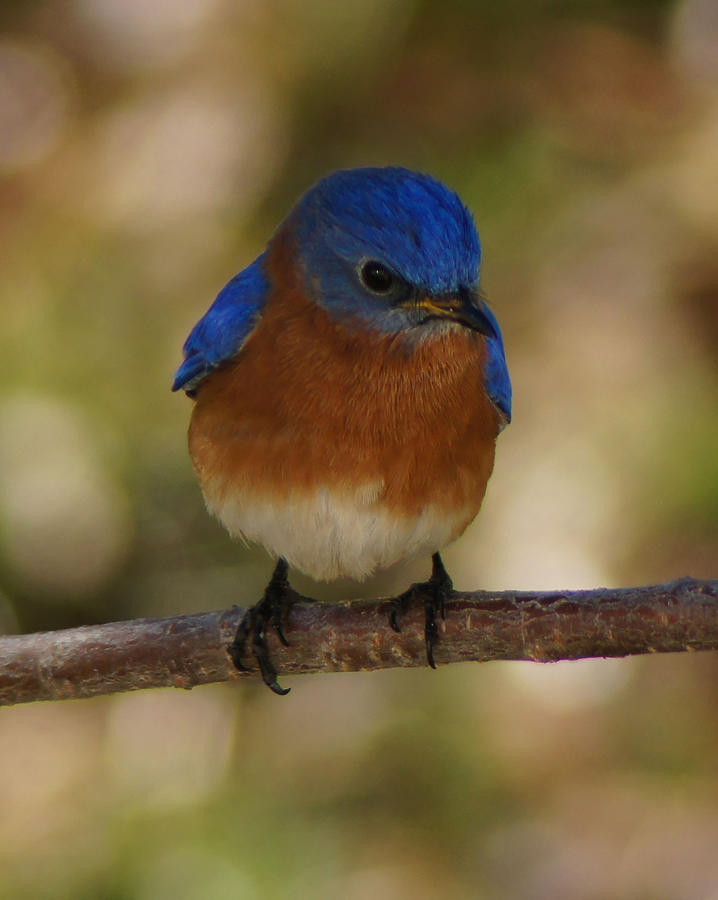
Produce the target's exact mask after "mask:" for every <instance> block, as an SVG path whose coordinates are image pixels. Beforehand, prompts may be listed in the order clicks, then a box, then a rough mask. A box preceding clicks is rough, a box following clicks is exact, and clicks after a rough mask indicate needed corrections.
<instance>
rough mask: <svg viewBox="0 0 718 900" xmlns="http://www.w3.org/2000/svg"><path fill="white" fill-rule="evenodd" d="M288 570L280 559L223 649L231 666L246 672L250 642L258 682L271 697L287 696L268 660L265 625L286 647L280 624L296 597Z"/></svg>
mask: <svg viewBox="0 0 718 900" xmlns="http://www.w3.org/2000/svg"><path fill="white" fill-rule="evenodd" d="M288 571H289V566H288V565H287V562H286V560H284V559H280V560H279V561H278V562H277V565H276V568H275V569H274V574H273V575H272V577H271V579H270V582H269V584H268V585H267V588H266V590H265V592H264V596H263V597H262V599H261V600H260V601H259V602H258V603H255V604H254V606H253V607H251V609H248V610H247V612H246V613H245V614H244V617H243V619H242V621H241V622H240V623H239V627H238V628H237V633H236V635H235V636H234V640H233V641H232V643H231V644H229V645H228V647H227V650H228V651H229V655H230V656H231V657H232V662H233V663H234V664H235V666H236V667H237V668H238V669H239V671H240V672H246V671H247V667H246V666H245V665H244V662H243V659H244V657H245V655H246V650H247V642H248V641H251V645H252V653H253V655H254V658H255V660H256V661H257V665H258V666H259V671H260V672H261V674H262V681H264V683H265V684H266V685H267V687H268V688H269V689H270V690H272V691H274V693H275V694H281V695H284V694H288V693H289V691H290V688H283V687H282V686H281V685H280V684H279V682H278V681H277V670H276V669H275V668H274V665H273V664H272V661H271V659H270V658H269V651H268V649H267V641H266V631H267V626H269V625H271V626H272V627H273V628H274V630H275V631H276V632H277V637H278V638H279V640H280V641H281V642H282V643H283V644H284V646H285V647H288V646H289V641H288V640H287V639H286V637H285V636H284V631H283V630H282V622H283V620H284V619H285V618H286V614H287V610H288V609H289V607H290V606H291V605H292V603H293V602H294V600H295V599H296V597H297V596H298V595H297V594H296V593H295V592H294V590H293V589H292V587H291V585H290V584H289V579H288V577H287V575H288Z"/></svg>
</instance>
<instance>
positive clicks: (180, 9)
mask: <svg viewBox="0 0 718 900" xmlns="http://www.w3.org/2000/svg"><path fill="white" fill-rule="evenodd" d="M0 24H1V25H2V30H3V33H2V36H1V37H0V310H1V311H2V327H1V328H0V359H1V360H2V372H3V376H2V380H1V381H0V629H2V630H4V631H8V632H9V631H15V630H17V631H21V630H33V629H47V628H56V627H63V626H70V625H74V624H79V623H88V622H96V621H102V620H113V619H121V618H126V617H130V616H135V615H164V614H172V613H179V612H185V611H192V610H201V609H208V608H222V607H226V606H229V605H231V604H232V603H234V602H238V603H247V602H252V601H253V600H254V599H255V598H256V597H257V596H258V593H259V591H260V590H261V588H262V586H263V584H264V582H265V581H266V579H267V577H268V574H269V571H270V562H269V560H268V559H267V557H266V556H265V555H264V554H263V552H261V551H259V550H256V549H248V548H244V547H242V546H239V545H237V544H234V543H232V542H231V541H230V540H229V539H228V537H227V536H226V535H225V534H224V532H223V531H222V529H221V528H220V527H219V526H218V525H217V524H216V523H215V522H213V521H212V520H210V519H209V517H208V516H207V515H206V513H205V511H204V509H203V505H202V501H201V497H200V495H199V491H198V489H197V487H196V484H195V481H194V477H193V474H192V471H191V467H190V464H189V460H188V458H187V454H186V448H185V429H186V424H187V420H188V416H189V411H190V403H189V401H188V400H187V399H186V398H184V397H183V396H177V395H172V394H170V393H169V384H170V381H171V376H172V373H173V371H174V369H175V367H176V366H177V364H178V362H179V359H180V347H181V344H182V342H183V340H184V337H185V336H186V334H187V332H188V330H189V328H190V327H191V326H192V324H193V323H194V322H195V321H196V319H197V318H198V317H199V315H200V314H201V313H202V312H203V311H204V309H205V308H206V307H207V305H209V303H210V302H211V300H212V299H213V297H214V296H215V294H216V293H217V291H218V290H219V288H220V287H221V286H222V285H223V284H224V283H225V282H226V281H227V280H228V278H229V277H230V276H231V275H233V274H234V273H235V272H236V271H238V270H239V269H240V268H242V267H243V266H244V265H245V264H247V263H248V262H249V261H250V260H251V259H252V258H253V256H254V255H255V254H256V253H257V252H259V250H260V249H261V247H262V246H263V245H264V242H265V241H266V239H267V237H268V235H269V234H270V233H271V231H272V229H273V228H274V227H275V226H276V224H277V223H278V222H279V221H280V219H281V218H282V217H283V215H284V214H285V213H286V212H287V210H288V209H289V208H290V206H291V205H292V203H293V202H294V200H295V199H296V197H297V196H298V195H299V194H300V193H301V192H302V191H304V190H305V189H306V188H307V187H308V186H309V185H310V184H311V183H312V181H314V180H315V179H316V178H318V177H319V176H321V175H322V174H324V173H325V172H327V171H329V170H331V169H334V168H338V167H345V166H353V165H360V164H386V163H399V164H403V165H406V166H409V167H414V168H420V169H425V170H428V171H431V172H433V173H434V174H436V175H437V176H439V177H441V178H442V179H444V180H445V181H446V182H447V183H449V184H450V185H451V186H452V187H454V188H455V189H456V190H458V191H459V193H460V194H461V195H462V197H463V198H464V199H465V200H466V202H467V203H468V204H469V205H470V206H471V208H472V209H473V211H474V213H475V216H476V220H477V224H478V226H479V231H480V233H481V236H482V242H483V248H484V268H483V284H484V290H485V293H486V294H487V296H488V297H489V299H490V300H491V302H492V305H493V307H494V309H495V310H496V312H497V314H498V316H499V319H500V321H501V323H502V327H503V329H504V333H505V337H506V342H507V347H508V354H509V362H510V366H511V370H512V375H513V380H514V388H515V421H514V424H512V425H511V427H510V428H509V429H508V430H507V431H506V433H505V434H504V435H502V437H501V439H500V445H499V452H498V462H497V467H496V472H495V475H494V477H493V479H492V482H491V484H490V487H489V493H488V496H487V500H486V503H485V508H484V510H483V511H482V514H481V516H480V517H479V520H478V521H477V522H476V523H475V524H474V525H473V526H472V527H471V528H470V529H469V531H468V532H467V534H466V535H465V536H464V537H463V538H462V539H461V541H459V542H458V543H457V544H456V545H455V546H454V547H452V548H450V549H449V550H448V551H447V553H446V561H447V564H448V566H449V568H450V570H451V572H452V573H453V575H454V580H455V582H456V584H457V586H458V587H460V588H463V589H469V588H474V587H479V586H485V587H495V588H505V587H514V588H552V587H593V586H597V585H599V584H627V583H650V582H658V581H662V580H666V579H670V578H674V577H677V576H679V575H683V574H686V573H690V574H692V575H694V576H698V577H701V576H702V577H716V575H717V573H718V566H717V562H718V454H717V453H716V446H718V416H717V413H718V367H717V366H716V345H717V342H718V264H717V263H716V260H717V259H718V253H717V251H718V203H717V202H716V200H717V198H718V176H717V173H718V166H716V159H717V158H718V80H717V78H716V76H717V75H718V63H716V59H717V58H718V57H717V56H716V53H715V47H716V46H717V45H718V20H717V18H716V12H715V5H714V4H713V3H712V2H711V0H680V2H650V0H643V2H639V0H593V2H585V3H575V2H569V0H564V2H560V0H556V2H526V0H507V2H504V3H501V4H498V3H491V2H475V3H472V2H465V0H463V2H462V0H444V2H442V3H441V4H436V3H430V2H419V0H415V2H412V0H393V2H392V0H343V2H342V3H340V4H335V3H330V2H328V0H325V2H316V3H300V2H296V0H275V2H271V3H263V2H261V0H242V2H240V3H230V2H228V0H176V2H174V3H169V2H168V3H144V2H141V0H72V2H70V0H51V2H44V3H43V2H13V3H9V4H5V5H4V6H3V7H2V8H1V9H0ZM426 565H427V563H426V561H417V563H416V564H413V565H411V566H406V567H404V568H402V569H400V570H397V571H395V572H389V573H387V574H386V575H384V576H382V577H381V578H380V579H376V580H375V581H373V582H371V583H369V584H367V585H364V586H356V585H350V584H347V585H335V586H329V587H326V586H324V587H320V588H317V587H316V586H314V585H312V584H311V583H310V582H308V581H306V580H302V579H297V581H296V584H297V586H298V588H299V589H300V590H306V591H308V592H311V593H313V594H315V595H320V596H323V597H329V596H345V595H347V594H348V593H351V592H353V593H354V594H355V595H359V594H362V593H367V594H368V593H371V594H376V593H378V592H388V591H395V590H398V589H400V588H402V587H403V586H405V585H406V584H407V583H408V582H409V580H411V579H414V578H417V577H419V576H421V575H422V574H424V573H425V571H426ZM716 676H718V663H717V662H716V659H715V657H714V656H713V655H710V654H708V655H693V656H689V655H687V654H686V655H680V656H675V657H660V658H659V657H652V658H646V659H636V660H618V661H610V660H609V661H586V662H582V663H574V664H559V665H554V666H538V665H529V664H507V663H493V664H486V665H483V666H478V665H473V666H472V665H467V666H453V667H450V668H446V669H443V670H440V671H438V672H428V671H427V672H424V671H412V672H400V671H397V672H383V673H376V674H363V675H335V676H323V677H316V678H302V679H295V680H294V681H292V679H287V683H288V684H292V686H293V688H294V690H293V691H292V694H291V696H290V697H288V698H286V699H285V700H281V699H279V698H277V697H274V696H272V695H270V693H269V692H268V691H266V690H265V689H264V688H262V687H258V686H255V685H242V686H236V685H232V686H221V687H208V688H204V689H200V690H195V691H193V692H191V693H187V694H185V693H180V692H174V691H151V692H144V693H138V694H134V695H127V696H119V697H113V698H108V699H99V700H95V701H86V702H84V701H83V702H75V703H65V704H57V705H52V704H36V705H34V706H27V707H18V708H10V709H3V710H0V898H2V900H5V898H8V900H18V898H20V900H23V898H33V900H34V898H44V897H48V898H49V897H52V898H53V900H63V898H72V900H78V898H105V900H110V898H112V900H125V898H126V900H130V898H132V900H136V898H137V900H144V898H148V900H149V898H151V900H163V898H165V897H167V898H172V900H184V898H195V897H198V898H200V897H201V898H208V900H214V898H225V897H227V898H230V897H231V898H235V897H236V898H245V897H246V898H265V897H267V898H275V897H276V898H279V897H299V898H302V897H307V898H312V900H314V898H323V897H327V898H329V897H331V898H334V897H344V898H349V900H359V898H362V900H363V898H365V897H366V898H372V900H382V898H392V900H393V898H412V900H414V898H424V897H426V898H429V897H431V898H433V897H436V896H441V897H447V898H487V900H488V898H491V900H494V898H497V900H503V898H506V900H516V898H518V900H521V898H527V900H528V898H531V900H535V898H551V900H562V898H566V900H569V898H577V897H581V898H589V900H591V898H596V900H605V898H631V900H633V898H641V900H649V898H650V900H664V898H665V900H684V898H685V900H708V898H710V897H715V896H716V885H718V857H717V856H716V853H715V846H716V842H717V841H718V805H717V802H718V766H717V763H716V758H717V757H716V753H715V747H716V738H717V737H718V734H717V732H718V714H717V713H716V708H717V703H716V701H717V700H718V692H717V691H716V684H717V683H718V680H717V677H716Z"/></svg>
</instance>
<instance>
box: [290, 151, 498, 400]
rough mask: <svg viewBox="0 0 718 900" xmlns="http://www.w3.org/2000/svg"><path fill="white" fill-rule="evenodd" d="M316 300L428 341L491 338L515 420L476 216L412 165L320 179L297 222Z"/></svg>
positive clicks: (491, 368)
mask: <svg viewBox="0 0 718 900" xmlns="http://www.w3.org/2000/svg"><path fill="white" fill-rule="evenodd" d="M290 227H292V228H293V233H294V239H295V241H296V247H297V259H298V261H299V264H300V265H301V266H302V267H303V273H304V280H305V289H306V290H307V292H308V294H309V296H310V297H311V298H312V299H313V300H314V302H316V303H318V304H319V305H321V306H323V307H325V308H326V309H327V310H328V311H329V312H330V313H331V314H332V315H334V316H336V317H337V318H339V319H350V320H351V319H354V320H356V319H359V320H361V321H362V322H363V323H364V324H365V325H367V326H369V327H370V328H373V329H375V330H377V331H379V332H383V333H396V334H399V333H403V334H406V335H407V336H408V337H409V338H415V339H421V338H423V337H425V336H427V335H429V334H431V333H432V332H435V331H436V329H437V327H440V326H441V325H446V323H447V322H452V323H458V324H459V325H461V326H464V327H467V328H471V329H473V330H475V331H478V332H481V333H482V334H484V335H486V338H487V344H488V349H489V359H488V362H487V366H486V373H485V377H486V381H487V390H488V391H489V394H490V395H491V396H492V399H494V402H495V403H496V404H497V406H499V407H500V408H501V409H502V410H503V412H504V414H505V415H506V417H507V418H510V408H511V387H510V382H509V378H508V372H507V370H506V361H505V357H504V349H503V343H502V340H501V333H500V331H499V328H498V324H497V322H496V319H495V318H494V316H493V314H492V313H491V311H490V310H489V309H488V307H487V306H486V305H485V304H484V303H483V302H482V301H481V299H480V298H479V294H478V287H479V265H480V261H481V247H480V244H479V238H478V235H477V233H476V227H475V225H474V221H473V218H472V216H471V213H470V212H469V210H468V209H467V208H466V207H465V206H464V204H463V203H462V202H461V200H460V199H459V197H458V196H457V195H456V194H455V193H453V191H450V190H449V189H448V188H447V187H445V186H444V185H443V184H442V183H441V182H440V181H437V180H436V179H435V178H432V177H431V176H429V175H424V174H421V173H418V172H412V171H409V170H408V169H403V168H398V167H389V168H382V169H373V168H365V169H349V170H345V171H339V172H335V173H333V174H332V175H329V176H328V177H327V178H324V179H322V180H321V181H319V182H318V183H317V184H316V185H315V186H314V187H313V188H312V189H311V190H310V191H309V192H308V193H307V194H305V196H304V197H303V198H302V199H301V200H300V202H299V203H298V205H297V208H296V210H295V211H294V213H293V214H292V215H291V217H290Z"/></svg>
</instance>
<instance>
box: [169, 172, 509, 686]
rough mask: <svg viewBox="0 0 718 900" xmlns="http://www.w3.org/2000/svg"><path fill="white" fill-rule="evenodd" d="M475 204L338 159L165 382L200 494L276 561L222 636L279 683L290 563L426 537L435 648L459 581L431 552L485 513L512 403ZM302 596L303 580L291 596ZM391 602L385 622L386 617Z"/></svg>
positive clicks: (370, 555) (369, 560)
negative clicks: (274, 652) (339, 167)
mask: <svg viewBox="0 0 718 900" xmlns="http://www.w3.org/2000/svg"><path fill="white" fill-rule="evenodd" d="M480 257H481V250H480V245H479V238H478V235H477V233H476V228H475V226H474V222H473V219H472V216H471V213H470V212H469V211H468V209H467V208H466V207H465V206H464V205H463V203H462V202H461V200H460V199H459V197H458V196H457V195H456V194H454V193H453V192H452V191H450V190H449V189H448V188H446V187H445V186H444V185H443V184H441V183H440V182H439V181H437V180H436V179H434V178H432V177H431V176H429V175H425V174H420V173H417V172H412V171H409V170H407V169H403V168H397V167H389V168H362V169H351V170H347V171H339V172H335V173H334V174H332V175H329V176H328V177H326V178H324V179H322V180H321V181H319V182H318V183H317V184H316V185H315V186H314V187H313V188H311V189H310V190H309V191H308V192H307V193H306V194H305V195H304V196H303V197H302V198H301V199H300V200H299V202H298V203H297V205H296V206H295V207H294V209H293V210H292V211H291V212H290V214H289V216H288V217H287V218H286V219H285V220H284V222H283V223H282V224H281V225H280V226H279V228H278V229H277V231H276V233H275V234H274V236H273V237H272V238H271V240H270V241H269V244H268V246H267V249H266V250H265V252H264V253H262V254H261V255H260V256H259V257H257V259H256V260H255V261H254V262H253V263H251V265H249V266H248V267H247V268H246V269H244V270H243V271H242V272H240V273H239V275H237V276H236V277H235V278H233V279H232V280H231V281H230V282H229V284H227V286H226V287H225V288H224V289H223V290H222V291H220V293H219V295H218V297H217V299H216V300H215V301H214V303H213V304H212V306H211V307H210V308H209V310H208V311H207V312H206V313H205V315H204V316H203V317H202V318H201V319H200V321H199V322H198V323H197V325H195V327H194V329H193V330H192V332H191V333H190V335H189V337H188V338H187V341H186V342H185V345H184V362H183V363H182V365H181V366H180V368H179V370H178V372H177V375H176V377H175V380H174V385H173V390H179V389H181V388H183V389H184V390H185V391H186V392H187V394H188V395H189V396H190V397H192V398H194V399H195V401H196V402H195V406H194V409H193V411H192V420H191V424H190V428H189V450H190V455H191V457H192V462H193V464H194V468H195V471H196V473H197V478H198V480H199V483H200V486H201V488H202V492H203V494H204V498H205V501H206V504H207V508H208V509H209V511H210V512H211V513H212V514H213V515H215V516H216V517H217V518H218V519H219V520H220V521H221V522H222V523H223V524H224V525H225V527H226V528H227V529H228V531H229V532H230V533H231V534H232V535H236V536H239V537H243V538H245V539H247V540H250V541H257V542H259V543H260V544H262V545H264V547H265V548H266V549H267V550H268V551H269V553H270V554H272V555H273V556H274V557H276V558H277V560H278V561H277V564H276V568H275V570H274V574H273V576H272V579H271V581H270V582H269V585H268V587H267V590H266V592H265V595H264V597H263V598H262V600H260V601H259V603H257V604H256V605H255V606H254V607H253V608H252V609H251V610H250V611H249V612H248V613H247V615H246V616H245V618H244V620H243V622H242V624H241V625H240V627H239V630H238V632H237V637H236V638H235V641H234V643H233V644H232V645H231V647H230V652H231V654H232V657H233V659H234V662H235V664H236V665H237V667H238V668H240V669H243V668H244V666H243V663H242V660H243V657H244V654H245V644H246V642H247V640H248V639H251V646H252V652H253V653H254V655H255V658H256V660H257V663H258V665H259V667H260V670H261V672H262V677H263V679H264V681H265V683H266V684H267V685H268V686H269V687H270V688H271V689H272V690H274V691H275V692H276V693H287V691H285V690H284V689H283V688H281V687H280V686H279V684H278V683H277V673H276V670H275V668H274V666H273V665H272V663H271V660H270V658H269V655H268V653H267V648H266V643H265V640H264V636H265V629H266V626H267V625H268V624H272V625H273V626H274V627H275V628H276V630H277V633H278V635H279V637H280V639H281V640H282V641H283V642H284V643H286V640H285V638H284V634H283V633H282V629H281V617H282V612H283V609H284V606H285V605H286V604H287V603H288V602H289V601H290V599H291V595H292V590H291V588H290V586H289V581H288V578H287V573H288V567H289V566H290V565H291V566H294V567H295V568H297V569H300V570H301V571H303V572H305V573H307V574H308V575H310V576H311V577H312V578H314V579H318V580H330V579H334V578H338V577H341V576H348V577H350V578H355V579H361V578H364V577H365V576H367V575H369V574H371V573H372V572H374V571H375V570H376V569H381V568H384V567H387V566H390V565H392V564H393V563H396V562H399V561H401V560H406V559H408V558H410V557H414V556H417V555H419V554H427V555H429V554H432V560H433V569H432V575H431V578H430V579H429V581H428V582H426V583H424V584H421V585H415V586H413V588H410V589H409V591H407V592H406V594H404V595H402V597H403V599H404V600H408V599H409V598H410V597H411V596H413V593H414V591H420V592H421V594H422V595H423V596H424V597H425V598H428V599H426V600H425V613H426V624H425V637H426V648H427V657H428V661H429V663H430V664H431V665H432V666H434V659H433V647H434V644H435V643H436V640H437V629H436V622H435V617H436V614H437V613H439V612H440V613H441V614H442V615H443V606H444V599H445V597H446V595H447V592H448V591H449V590H450V589H451V586H452V584H451V580H450V578H449V576H448V574H447V572H446V570H445V569H444V566H443V563H442V561H441V557H440V555H439V550H440V549H441V548H443V547H444V546H445V545H446V544H448V543H450V542H451V541H453V540H455V539H456V538H457V537H459V535H461V534H462V533H463V531H464V530H465V528H466V527H467V525H468V524H469V523H470V522H471V521H472V520H473V519H474V517H475V516H476V514H477V513H478V511H479V507H480V506H481V502H482V500H483V497H484V492H485V490H486V483H487V481H488V479H489V476H490V475H491V470H492V468H493V464H494V446H495V443H496V438H497V436H498V434H499V432H500V431H501V430H502V428H503V427H504V426H505V425H506V424H507V423H508V422H509V421H510V418H511V383H510V380H509V374H508V370H507V367H506V358H505V355H504V347H503V341H502V338H501V332H500V331H499V326H498V323H497V321H496V319H495V318H494V315H493V313H492V312H491V311H490V309H489V308H488V306H487V305H486V303H485V302H484V301H483V300H482V299H481V297H480V295H479V263H480ZM295 596H296V595H295ZM396 613H397V608H394V610H393V612H392V615H391V617H390V618H391V624H392V626H393V627H394V628H395V629H396V630H398V625H397V618H396Z"/></svg>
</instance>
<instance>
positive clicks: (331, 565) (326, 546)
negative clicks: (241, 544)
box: [205, 484, 469, 581]
mask: <svg viewBox="0 0 718 900" xmlns="http://www.w3.org/2000/svg"><path fill="white" fill-rule="evenodd" d="M380 490H381V485H380V484H375V485H368V486H366V487H364V488H360V489H358V490H356V491H355V492H354V493H353V494H352V493H350V492H347V493H342V494H337V493H336V492H332V491H330V490H329V489H327V488H317V489H316V490H315V491H314V492H311V493H302V494H301V495H299V494H297V495H293V494H291V493H290V494H289V495H288V496H286V497H283V498H282V497H273V498H272V499H268V498H266V497H263V496H261V495H259V494H258V493H253V492H251V491H247V492H243V493H241V494H240V493H238V492H235V493H231V494H229V493H228V494H226V495H225V496H224V497H217V498H216V500H215V499H213V498H212V496H211V492H206V494H205V496H206V500H207V508H208V509H209V511H210V512H211V513H212V514H213V515H215V516H216V517H217V518H218V519H219V520H220V521H221V522H222V524H223V525H224V526H225V528H227V530H228V531H229V532H230V533H231V534H233V535H235V536H236V537H241V538H243V539H245V540H248V541H256V542H257V543H259V544H262V545H263V546H264V547H265V548H266V549H267V550H268V551H269V552H270V553H271V554H272V555H274V556H283V557H284V558H285V559H286V560H287V562H288V563H289V565H290V566H293V567H294V568H297V569H299V570H300V571H302V572H305V573H306V574H307V575H310V576H311V577H312V578H314V579H316V580H318V581H330V580H332V579H334V578H341V577H348V578H355V579H362V578H365V577H366V576H368V575H370V574H371V573H372V572H374V571H375V570H376V569H383V568H386V567H387V566H391V565H393V564H394V563H397V562H400V561H401V560H406V559H410V558H411V557H414V556H419V555H430V554H431V553H434V552H436V551H437V550H440V549H441V548H442V547H444V546H445V545H446V544H448V543H449V542H450V541H451V540H453V539H454V538H455V537H457V536H458V533H460V531H461V530H462V529H463V527H464V525H465V524H466V522H467V519H468V517H469V514H468V513H467V511H466V510H461V511H460V513H456V512H454V513H447V512H446V511H445V510H438V509H436V508H435V507H426V508H424V509H423V510H422V511H421V512H420V513H419V514H417V515H414V516H406V515H396V514H392V512H391V511H390V510H389V509H387V507H386V506H385V505H383V504H382V503H380V502H379V501H378V499H377V498H378V495H379V493H380Z"/></svg>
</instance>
